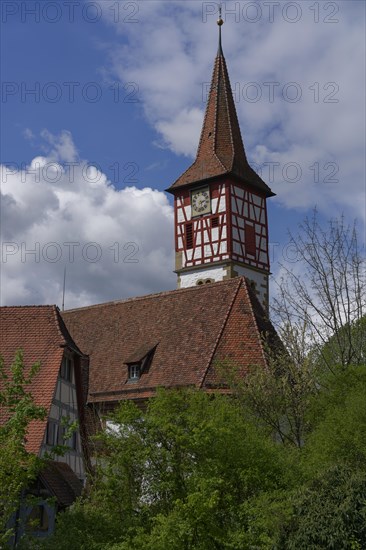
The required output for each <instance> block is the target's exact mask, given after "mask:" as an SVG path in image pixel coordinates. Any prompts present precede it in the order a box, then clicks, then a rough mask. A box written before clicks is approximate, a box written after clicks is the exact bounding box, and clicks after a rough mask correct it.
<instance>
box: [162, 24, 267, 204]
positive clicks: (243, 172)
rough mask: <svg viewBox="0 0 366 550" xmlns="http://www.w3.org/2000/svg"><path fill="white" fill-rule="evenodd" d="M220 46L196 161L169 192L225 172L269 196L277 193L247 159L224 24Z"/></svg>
mask: <svg viewBox="0 0 366 550" xmlns="http://www.w3.org/2000/svg"><path fill="white" fill-rule="evenodd" d="M220 21H221V22H222V19H219V21H218V24H219V26H220V34H219V47H218V51H217V56H216V60H215V65H214V70H213V75H212V81H211V88H210V94H209V97H208V101H207V106H206V114H205V118H204V122H203V127H202V131H201V138H200V141H199V145H198V150H197V155H196V160H195V161H194V163H193V164H192V165H191V166H190V167H189V168H188V170H186V171H185V172H184V173H183V174H182V175H181V176H180V177H179V178H178V179H177V180H176V181H175V183H173V185H172V186H171V187H169V189H168V191H170V192H173V193H174V191H175V189H177V188H179V187H183V186H186V185H191V184H194V183H197V182H200V181H203V180H206V179H210V178H213V177H217V176H222V175H225V174H233V175H234V176H237V177H238V178H240V179H241V180H243V181H244V182H245V183H247V184H249V185H251V186H253V187H255V188H256V189H258V190H260V191H262V192H263V193H264V194H265V195H266V196H273V195H274V193H273V192H272V191H271V189H270V188H269V187H268V185H266V183H264V181H263V180H262V179H261V178H260V177H259V176H258V174H256V173H255V172H254V170H253V169H252V168H251V167H250V166H249V163H248V161H247V158H246V154H245V150H244V145H243V140H242V137H241V133H240V127H239V121H238V117H237V114H236V109H235V104H234V99H233V94H232V91H231V85H230V80H229V74H228V70H227V66H226V61H225V57H224V54H223V51H222V45H221V24H222V23H220Z"/></svg>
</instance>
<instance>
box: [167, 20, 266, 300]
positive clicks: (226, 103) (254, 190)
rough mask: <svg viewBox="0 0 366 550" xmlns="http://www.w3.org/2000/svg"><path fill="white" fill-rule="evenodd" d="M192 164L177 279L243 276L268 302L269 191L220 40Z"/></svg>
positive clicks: (185, 177) (182, 199)
mask: <svg viewBox="0 0 366 550" xmlns="http://www.w3.org/2000/svg"><path fill="white" fill-rule="evenodd" d="M222 23H223V21H222V19H219V21H218V24H219V26H220V34H219V48H218V52H217V56H216V59H215V64H214V69H213V74H212V80H211V88H210V93H209V97H208V101H207V106H206V113H205V117H204V121H203V126H202V131H201V137H200V141H199V144H198V150H197V155H196V159H195V160H194V162H193V164H191V166H190V167H189V168H188V169H187V170H186V171H185V172H184V173H183V174H182V175H181V176H180V177H179V178H178V179H177V180H176V181H175V182H174V183H173V185H171V186H170V187H169V189H167V191H169V192H170V193H172V194H173V195H174V212H175V252H176V257H175V260H176V261H175V270H176V273H177V275H178V287H179V288H181V287H188V286H193V285H196V284H202V283H205V282H212V281H222V280H224V279H228V278H232V277H236V276H245V277H247V278H248V279H250V280H251V281H252V283H253V286H254V287H255V288H256V291H257V293H258V297H259V299H260V300H261V302H262V304H263V306H264V307H266V306H267V304H268V275H269V273H270V268H269V254H268V223H267V211H266V199H267V198H269V197H272V196H273V195H274V193H273V192H272V191H271V189H270V188H269V187H268V185H267V184H266V183H265V182H264V181H263V180H262V179H261V178H260V177H259V175H258V174H256V172H255V171H254V170H253V169H252V168H251V166H250V165H249V163H248V160H247V157H246V153H245V149H244V144H243V140H242V137H241V132H240V126H239V121H238V117H237V113H236V108H235V103H234V98H233V94H232V90H231V85H230V80H229V74H228V70H227V66H226V61H225V57H224V54H223V51H222V45H221V25H222Z"/></svg>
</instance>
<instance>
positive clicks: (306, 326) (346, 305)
mask: <svg viewBox="0 0 366 550" xmlns="http://www.w3.org/2000/svg"><path fill="white" fill-rule="evenodd" d="M289 236H290V244H291V246H292V247H293V250H294V254H295V255H296V259H297V261H298V266H299V267H300V269H296V270H290V269H289V268H288V267H286V266H285V265H282V266H281V267H282V271H283V276H282V278H281V279H280V281H279V282H278V284H277V292H276V296H275V298H274V299H273V301H272V313H273V318H274V321H275V323H276V327H277V330H278V332H279V334H280V337H281V338H282V340H283V342H284V344H285V345H286V346H287V349H288V351H289V353H290V355H291V357H292V359H293V361H294V362H298V363H300V364H301V363H302V359H303V358H304V357H305V356H308V355H309V352H312V354H314V353H316V354H317V355H318V357H319V358H320V359H321V360H322V361H323V363H324V365H325V366H326V367H327V368H328V369H331V370H334V368H335V367H336V366H337V365H338V366H339V367H341V368H342V369H345V368H347V367H348V366H349V365H352V364H359V363H360V362H362V361H364V360H365V357H364V356H363V357H362V356H361V350H360V347H359V345H358V344H359V342H360V341H361V339H362V331H363V330H364V327H362V324H361V323H360V322H361V319H362V317H363V316H364V315H365V312H366V264H365V257H364V255H363V254H362V252H363V250H362V249H361V247H360V245H359V243H358V235H357V228H356V223H354V224H353V226H352V227H350V226H348V225H346V223H345V221H344V219H343V217H341V218H340V219H335V220H333V221H330V222H329V226H328V228H327V229H323V228H322V227H321V225H320V222H319V221H318V217H317V213H316V211H314V215H313V217H312V219H309V218H305V220H304V222H303V223H302V224H301V225H300V231H299V233H298V235H296V236H295V235H293V234H292V233H290V234H289ZM356 332H357V334H356ZM294 336H295V338H294ZM296 336H297V337H296ZM330 339H332V345H331V346H330V347H329V346H328V348H327V353H324V351H325V349H326V348H325V346H326V344H327V343H328V342H329V340H330Z"/></svg>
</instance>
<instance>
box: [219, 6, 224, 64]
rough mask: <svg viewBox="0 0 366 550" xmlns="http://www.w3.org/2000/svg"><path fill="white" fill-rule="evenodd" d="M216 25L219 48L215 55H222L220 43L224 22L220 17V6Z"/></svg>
mask: <svg viewBox="0 0 366 550" xmlns="http://www.w3.org/2000/svg"><path fill="white" fill-rule="evenodd" d="M217 24H218V26H219V47H218V50H217V55H224V54H223V53H222V43H221V27H222V25H223V24H224V20H223V19H222V17H221V4H220V7H219V18H218V20H217Z"/></svg>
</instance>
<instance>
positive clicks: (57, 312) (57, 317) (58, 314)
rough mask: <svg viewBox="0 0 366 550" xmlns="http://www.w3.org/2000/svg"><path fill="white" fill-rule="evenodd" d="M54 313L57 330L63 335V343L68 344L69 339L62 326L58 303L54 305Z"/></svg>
mask: <svg viewBox="0 0 366 550" xmlns="http://www.w3.org/2000/svg"><path fill="white" fill-rule="evenodd" d="M52 311H53V315H54V318H55V321H56V330H57V332H58V333H59V336H60V337H61V340H62V343H63V344H67V340H66V338H65V335H64V334H63V332H62V330H61V327H60V317H61V316H60V313H59V309H58V307H57V306H56V305H54V306H52Z"/></svg>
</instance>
